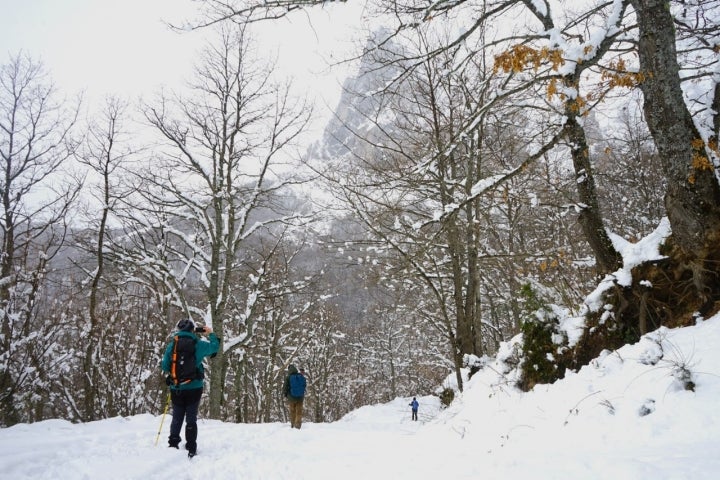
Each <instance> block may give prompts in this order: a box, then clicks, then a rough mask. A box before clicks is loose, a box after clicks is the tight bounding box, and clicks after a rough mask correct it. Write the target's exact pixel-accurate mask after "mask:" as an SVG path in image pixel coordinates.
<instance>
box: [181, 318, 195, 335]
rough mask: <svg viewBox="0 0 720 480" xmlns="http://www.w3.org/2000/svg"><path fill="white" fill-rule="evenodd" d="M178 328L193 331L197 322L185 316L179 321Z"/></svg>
mask: <svg viewBox="0 0 720 480" xmlns="http://www.w3.org/2000/svg"><path fill="white" fill-rule="evenodd" d="M177 329H178V330H180V331H183V332H192V331H193V330H195V322H193V321H192V320H190V319H189V318H183V319H182V320H180V321H179V322H178V324H177Z"/></svg>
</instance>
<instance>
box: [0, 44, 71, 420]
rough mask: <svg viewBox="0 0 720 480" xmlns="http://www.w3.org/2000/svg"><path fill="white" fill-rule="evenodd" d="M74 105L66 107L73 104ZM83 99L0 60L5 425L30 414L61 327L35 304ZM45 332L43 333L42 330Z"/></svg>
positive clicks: (0, 394) (65, 202)
mask: <svg viewBox="0 0 720 480" xmlns="http://www.w3.org/2000/svg"><path fill="white" fill-rule="evenodd" d="M68 107H69V108H68ZM79 107H80V103H79V102H78V103H76V104H74V105H72V104H69V103H68V104H65V103H63V102H62V101H59V100H58V99H57V93H56V91H55V89H54V87H53V85H52V84H51V82H50V81H49V79H48V77H47V74H46V72H45V70H44V68H43V66H42V65H41V64H39V63H36V62H34V61H33V60H32V59H30V58H28V57H26V56H23V55H18V56H16V57H13V58H11V59H10V61H9V63H6V64H4V65H2V66H0V162H2V163H1V165H2V174H1V175H0V202H2V207H1V210H0V212H1V213H0V235H1V239H2V250H1V251H0V279H1V281H0V332H1V333H2V337H1V338H2V340H0V423H1V424H3V425H11V424H13V423H16V422H18V421H22V420H27V419H28V412H27V411H23V405H25V402H27V401H28V399H29V398H30V397H31V390H30V389H29V386H30V385H31V384H32V382H33V381H34V379H35V377H36V376H37V375H39V372H38V371H37V370H34V369H33V368H28V366H34V367H35V368H49V365H53V363H50V364H46V363H45V362H44V361H43V360H42V359H43V356H44V355H45V354H46V353H47V352H48V350H49V349H51V347H52V346H53V338H54V334H56V333H57V330H58V329H59V328H61V325H57V324H54V325H52V324H47V323H46V322H47V320H48V318H50V317H51V316H50V315H48V316H47V317H46V316H45V315H44V314H43V313H42V312H39V311H38V309H37V304H38V300H39V298H38V297H39V295H40V293H41V291H42V289H43V287H44V282H45V277H46V274H47V267H48V262H50V261H51V260H52V258H53V257H54V256H55V255H56V254H57V252H58V251H59V249H60V247H61V246H62V245H63V243H64V241H65V235H66V232H67V227H68V224H67V222H68V219H67V214H68V211H69V209H70V206H71V205H72V203H73V201H74V200H75V198H76V196H77V193H78V191H79V183H75V182H73V179H72V177H70V176H67V175H63V172H62V168H63V166H64V165H65V164H66V161H67V160H68V159H69V158H70V157H71V156H72V154H73V151H74V149H75V147H76V145H75V141H74V139H73V138H72V130H73V127H74V126H75V121H76V119H77V112H78V109H79ZM41 333H42V334H41Z"/></svg>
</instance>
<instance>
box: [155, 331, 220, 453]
mask: <svg viewBox="0 0 720 480" xmlns="http://www.w3.org/2000/svg"><path fill="white" fill-rule="evenodd" d="M177 329H178V331H177V332H176V333H175V334H174V335H173V339H172V341H171V342H170V343H169V344H168V346H167V348H166V349H165V355H164V356H163V359H162V370H163V372H165V373H167V374H168V375H167V378H166V383H167V384H168V385H169V386H170V397H171V399H172V422H171V423H170V436H169V437H168V446H170V447H173V448H179V445H180V440H181V439H180V430H181V429H182V425H183V420H185V449H186V450H187V451H188V457H190V458H192V457H194V456H195V455H196V454H197V435H198V428H197V414H198V408H199V407H200V398H201V397H202V393H203V378H205V369H204V367H203V359H204V358H205V357H207V356H210V355H215V354H216V353H217V351H218V348H219V347H220V341H219V340H218V337H217V336H216V335H215V334H214V333H213V331H212V328H210V327H195V322H193V321H192V320H190V319H183V320H180V321H179V322H178V324H177ZM195 333H201V334H203V335H207V336H208V337H207V339H201V338H199V337H198V336H197V335H195Z"/></svg>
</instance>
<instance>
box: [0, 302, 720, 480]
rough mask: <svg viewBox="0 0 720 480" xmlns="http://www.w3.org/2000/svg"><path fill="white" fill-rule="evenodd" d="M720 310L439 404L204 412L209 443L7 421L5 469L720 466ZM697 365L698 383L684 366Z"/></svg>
mask: <svg viewBox="0 0 720 480" xmlns="http://www.w3.org/2000/svg"><path fill="white" fill-rule="evenodd" d="M719 347H720V316H716V317H714V318H712V319H709V320H707V321H704V322H702V323H700V324H699V325H697V326H695V327H690V328H684V329H678V330H666V329H662V330H660V331H657V332H654V333H652V334H650V335H648V336H646V337H645V338H644V339H643V340H642V341H641V342H639V343H638V344H636V345H632V346H626V347H623V348H622V349H620V350H619V351H617V352H614V353H608V354H606V355H602V356H601V357H600V358H599V359H597V360H596V361H595V362H593V364H592V365H590V366H588V367H585V368H583V369H582V370H581V371H580V372H578V373H577V374H570V375H568V377H567V378H566V379H564V380H562V381H559V382H557V383H556V384H554V385H544V386H539V387H537V388H536V389H535V390H534V391H532V392H530V393H526V394H522V393H520V392H518V391H516V390H514V389H513V388H511V387H510V386H509V385H506V384H503V383H502V381H501V380H500V379H501V377H499V376H498V375H497V373H496V372H495V370H496V369H497V368H499V367H500V366H499V365H491V366H489V367H488V368H486V369H484V370H483V371H482V372H480V373H478V374H476V375H475V376H474V377H473V379H472V380H471V381H470V382H469V383H468V385H467V388H466V390H465V393H464V394H463V395H462V396H461V397H459V398H457V399H456V401H455V403H454V404H453V405H452V406H451V407H450V408H448V409H445V410H441V409H440V405H439V402H438V400H437V399H436V398H434V397H420V398H419V399H418V400H419V401H420V421H418V422H412V421H411V420H410V407H409V406H408V403H409V402H410V397H408V398H399V399H396V400H395V401H392V402H390V403H387V404H384V405H374V406H367V407H363V408H361V409H359V410H357V411H354V412H351V413H350V414H348V415H347V416H346V417H345V418H343V419H342V420H340V421H338V422H335V423H331V424H314V423H307V422H306V423H304V424H303V428H302V430H294V429H291V428H290V426H289V425H288V424H280V423H272V424H264V425H238V424H231V423H222V422H219V421H214V420H201V421H200V425H199V428H200V435H199V439H198V443H199V451H198V456H197V457H195V458H194V459H192V460H188V459H187V457H186V456H185V452H184V451H182V450H181V451H177V450H174V449H169V448H167V447H166V446H165V445H166V443H167V442H166V437H167V433H168V432H167V430H168V427H169V421H168V418H169V417H168V418H166V420H165V422H164V425H163V431H162V434H161V437H160V442H159V443H158V445H157V446H155V438H156V436H157V432H158V428H159V426H160V420H161V417H160V415H151V414H146V415H138V416H135V417H132V418H113V419H109V420H104V421H98V422H92V423H87V424H78V425H74V424H71V423H68V422H65V421H61V420H49V421H45V422H39V423H36V424H31V425H17V426H14V427H11V428H6V429H2V430H0V445H2V448H0V477H2V478H6V479H12V480H20V479H52V480H63V479H72V480H74V479H92V480H94V479H103V480H110V479H174V480H179V479H213V480H222V479H237V478H242V479H262V480H275V479H277V480H281V479H288V480H291V479H308V480H311V479H312V480H321V479H332V480H338V479H343V480H347V479H363V480H370V479H372V480H376V479H438V478H449V479H453V480H460V479H481V478H482V479H493V480H500V479H523V480H529V479H533V480H544V479H558V480H561V479H572V480H592V479H603V480H605V479H612V480H629V479H638V480H640V479H642V480H662V479H668V480H670V479H672V480H678V479H693V480H703V479H707V480H711V479H712V480H715V479H718V478H720V455H718V452H720V348H719ZM683 365H684V366H686V367H687V368H688V369H689V371H690V372H692V375H693V377H692V379H693V381H694V382H695V384H696V388H695V391H694V392H693V391H688V390H684V389H683V388H682V386H681V384H680V382H679V380H678V379H677V377H676V374H677V372H678V371H680V369H679V367H680V366H683Z"/></svg>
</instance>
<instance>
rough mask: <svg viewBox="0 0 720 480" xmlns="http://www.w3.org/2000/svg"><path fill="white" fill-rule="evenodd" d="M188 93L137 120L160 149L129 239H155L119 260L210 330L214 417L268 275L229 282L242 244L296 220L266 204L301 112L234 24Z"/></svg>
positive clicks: (244, 254)
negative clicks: (214, 350)
mask: <svg viewBox="0 0 720 480" xmlns="http://www.w3.org/2000/svg"><path fill="white" fill-rule="evenodd" d="M190 86H191V89H192V93H191V94H189V95H186V96H175V97H172V96H168V95H163V97H162V98H161V99H160V101H159V103H158V104H156V105H149V106H148V107H147V108H146V110H145V117H146V119H147V121H148V122H149V123H150V124H151V125H152V126H153V127H154V128H155V130H156V131H157V132H158V133H159V134H160V137H161V138H162V139H163V140H164V147H163V150H164V151H163V152H162V153H161V154H159V155H158V157H157V158H156V159H155V162H154V165H153V166H152V167H150V170H148V171H145V172H143V173H142V174H141V175H140V176H139V177H138V189H137V195H138V197H140V199H139V201H137V202H136V203H133V205H132V206H131V216H134V219H133V221H134V222H135V223H136V225H135V227H133V229H134V233H133V234H131V236H132V237H141V236H144V235H148V234H149V235H153V236H156V237H157V236H160V238H159V239H161V240H162V241H160V242H151V243H145V244H144V245H142V246H141V245H140V242H144V241H143V240H140V239H139V238H136V239H135V240H133V242H135V245H136V246H139V247H140V248H139V249H138V250H135V251H134V252H131V251H126V252H124V253H123V255H126V256H127V259H128V261H129V263H130V264H135V265H136V266H139V268H140V269H144V270H146V271H147V272H148V278H153V279H155V281H157V282H159V283H160V284H162V285H164V287H163V289H165V290H167V291H169V292H172V294H171V296H172V298H173V303H174V306H175V307H176V308H179V310H180V312H181V313H180V314H181V315H184V316H190V317H192V318H195V319H196V320H199V321H201V322H203V323H206V324H207V325H210V326H212V327H213V328H214V330H215V332H216V333H217V335H218V337H219V338H220V342H221V349H220V352H219V353H218V355H217V357H216V358H214V359H213V360H212V361H211V366H212V368H211V369H210V403H209V406H210V415H211V416H212V417H213V418H220V416H221V412H222V407H223V403H224V398H225V397H224V388H225V375H226V373H227V361H228V358H229V355H230V354H231V353H232V352H234V351H236V350H237V351H239V350H240V349H241V347H242V346H244V345H246V344H247V343H248V342H249V341H250V339H251V336H252V329H251V328H246V327H248V325H249V324H250V323H251V321H252V320H253V318H254V315H255V312H256V301H257V299H258V297H259V294H258V291H257V289H258V285H259V284H260V283H261V281H262V279H263V277H264V276H265V275H266V274H267V273H268V272H267V271H265V270H263V269H262V268H260V269H258V271H257V272H256V274H255V275H253V276H249V277H243V278H241V277H240V276H239V272H240V270H241V268H242V267H243V266H244V265H248V264H252V263H253V262H254V261H255V259H254V258H253V257H252V252H251V250H250V249H248V248H247V247H246V245H247V244H248V242H249V241H250V240H249V239H251V238H253V237H256V236H258V235H261V234H262V235H264V234H266V233H267V232H270V231H271V230H272V228H271V226H272V225H286V226H290V225H293V224H296V223H299V222H301V221H302V220H301V219H302V217H303V215H302V214H299V213H295V212H291V211H286V210H284V209H283V208H282V205H281V204H280V202H277V199H278V198H280V193H281V192H282V189H283V188H286V187H288V186H289V185H291V184H293V183H295V182H297V181H300V180H299V179H298V178H297V177H294V176H293V175H292V174H291V173H292V172H291V170H290V169H285V171H284V172H283V171H282V168H281V167H282V164H281V163H280V162H281V161H284V160H285V158H283V155H287V154H288V153H289V152H288V153H286V152H287V151H288V150H289V147H291V146H292V144H293V141H294V140H295V138H296V137H297V136H298V135H299V134H300V132H301V131H302V129H303V128H304V126H305V124H306V122H307V119H308V118H309V115H310V113H311V111H310V109H308V108H306V105H303V104H301V103H297V102H295V101H293V100H292V99H291V97H290V95H289V90H288V88H287V87H281V86H278V85H275V84H273V83H272V75H271V70H270V69H269V67H266V66H263V65H262V64H261V63H260V62H259V60H258V59H257V58H256V57H255V56H254V55H253V52H252V50H251V43H250V40H249V38H248V37H247V35H246V32H245V28H244V27H242V26H240V27H237V28H231V29H227V30H224V31H222V32H221V39H220V41H219V42H218V43H217V44H215V45H210V46H209V47H208V48H207V49H206V51H205V54H204V57H203V61H202V64H201V65H199V66H198V68H197V74H196V79H195V82H194V83H193V84H192V85H190ZM138 205H141V206H142V207H141V208H138V207H137V206H138ZM143 212H145V213H143ZM280 230H282V229H280ZM263 232H265V233H263ZM150 259H152V260H150ZM241 285H242V287H241ZM195 288H198V291H197V292H193V290H194V289H195ZM241 292H242V295H241V294H240V293H241ZM230 332H235V333H234V334H232V335H231V336H230V337H226V334H229V333H230Z"/></svg>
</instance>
